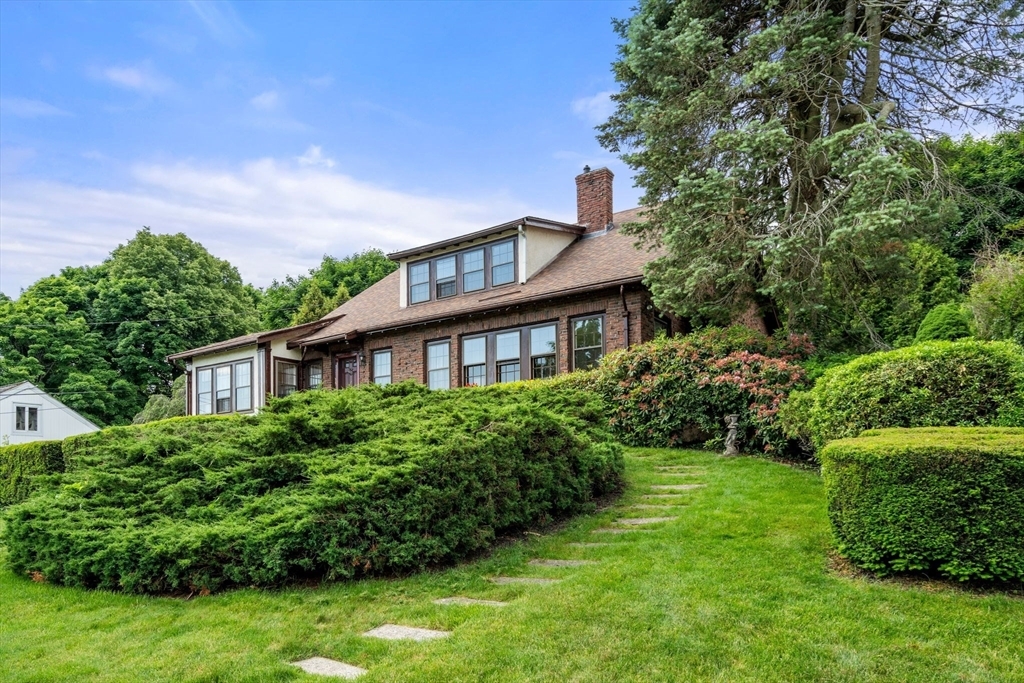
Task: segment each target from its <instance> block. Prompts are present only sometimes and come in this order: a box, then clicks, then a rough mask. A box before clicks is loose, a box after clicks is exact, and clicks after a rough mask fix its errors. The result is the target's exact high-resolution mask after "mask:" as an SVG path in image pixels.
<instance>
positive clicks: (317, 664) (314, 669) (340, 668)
mask: <svg viewBox="0 0 1024 683" xmlns="http://www.w3.org/2000/svg"><path fill="white" fill-rule="evenodd" d="M292 666H297V667H299V668H300V669H302V670H303V671H305V672H306V673H308V674H316V675H318V676H333V677H334V678H359V677H360V676H362V675H363V674H364V673H367V671H366V669H360V668H359V667H358V666H352V665H351V664H346V663H345V662H336V661H334V660H333V659H327V658H326V657H310V658H309V659H303V660H302V661H301V662H292Z"/></svg>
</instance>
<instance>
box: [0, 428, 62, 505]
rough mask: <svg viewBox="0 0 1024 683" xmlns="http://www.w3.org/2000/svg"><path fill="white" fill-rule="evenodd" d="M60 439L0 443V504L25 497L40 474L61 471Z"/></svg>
mask: <svg viewBox="0 0 1024 683" xmlns="http://www.w3.org/2000/svg"><path fill="white" fill-rule="evenodd" d="M63 470H64V459H63V454H62V452H61V448H60V441H31V442H29V443H21V444H14V445H12V446H3V447H0V505H10V504H11V503H17V502H19V501H22V500H25V499H26V498H27V497H28V495H29V494H30V493H31V492H32V490H33V488H34V487H35V480H36V478H37V477H39V476H40V475H44V474H47V473H50V472H62V471H63Z"/></svg>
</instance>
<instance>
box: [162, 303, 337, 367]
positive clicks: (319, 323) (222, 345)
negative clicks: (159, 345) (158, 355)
mask: <svg viewBox="0 0 1024 683" xmlns="http://www.w3.org/2000/svg"><path fill="white" fill-rule="evenodd" d="M336 317H338V316H337V315H336V314H335V313H331V314H329V315H326V316H324V317H323V318H321V319H320V320H314V321H313V322H309V323H303V324H301V325H293V326H291V327H282V328H280V329H277V330H268V331H266V332H253V333H252V334H243V335H242V336H240V337H232V338H231V339H225V340H224V341H219V342H214V343H213V344H207V345H206V346H200V347H199V348H196V349H189V350H188V351H181V352H179V353H172V354H171V355H169V356H167V360H169V361H175V360H181V359H183V358H191V357H192V356H205V355H207V354H210V353H217V352H218V351H230V350H231V349H239V348H242V347H243V346H251V345H253V344H258V343H260V342H262V341H265V340H267V339H270V338H271V337H279V336H282V335H294V336H293V339H298V338H301V337H303V336H305V335H307V334H309V333H311V332H316V331H317V330H319V329H322V328H324V327H326V326H327V325H329V324H331V322H332V321H333V320H334V319H335V318H336Z"/></svg>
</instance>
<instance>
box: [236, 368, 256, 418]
mask: <svg viewBox="0 0 1024 683" xmlns="http://www.w3.org/2000/svg"><path fill="white" fill-rule="evenodd" d="M235 410H238V411H243V410H252V363H235Z"/></svg>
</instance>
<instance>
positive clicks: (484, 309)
mask: <svg viewBox="0 0 1024 683" xmlns="http://www.w3.org/2000/svg"><path fill="white" fill-rule="evenodd" d="M642 281H643V276H642V275H637V276H633V277H628V278H620V279H618V280H611V281H609V282H604V283H601V284H597V285H583V286H580V287H574V288H573V289H565V290H562V291H560V292H557V293H546V294H538V295H536V296H531V297H528V298H526V299H517V300H516V301H510V302H509V305H508V306H507V307H506V308H511V307H513V306H521V305H523V304H531V303H536V302H538V301H549V300H551V299H560V298H562V297H565V296H571V295H573V294H583V293H586V292H594V291H598V290H602V289H611V288H613V287H615V285H619V291H620V292H621V293H622V294H623V296H625V287H626V285H630V284H633V283H636V282H642ZM497 310H499V307H497V306H481V307H477V308H473V309H468V310H462V311H458V312H455V313H452V314H449V315H445V316H442V317H440V318H433V317H426V318H418V319H415V320H410V321H407V322H403V323H398V324H396V325H393V326H389V327H376V328H369V329H365V330H358V329H357V330H350V331H348V332H345V333H343V334H336V335H334V336H331V337H324V338H322V339H316V340H310V342H309V344H308V345H309V346H315V345H317V344H329V343H331V342H335V341H349V340H351V339H354V338H356V337H358V336H361V335H365V334H374V333H383V332H392V331H394V330H401V329H405V328H407V327H417V326H419V325H435V324H437V323H443V322H445V321H447V320H457V319H459V318H462V317H470V316H472V315H473V314H475V313H491V312H495V311H497ZM627 313H628V311H627ZM627 335H628V332H627ZM299 344H300V345H302V346H306V345H307V344H305V343H303V342H301V341H300V342H299Z"/></svg>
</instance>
